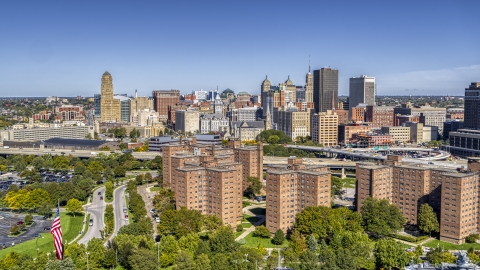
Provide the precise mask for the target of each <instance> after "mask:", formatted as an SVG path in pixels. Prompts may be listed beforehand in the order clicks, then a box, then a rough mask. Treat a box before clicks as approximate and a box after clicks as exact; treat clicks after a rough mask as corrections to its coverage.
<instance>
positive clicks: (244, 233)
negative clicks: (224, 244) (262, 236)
mask: <svg viewBox="0 0 480 270" xmlns="http://www.w3.org/2000/svg"><path fill="white" fill-rule="evenodd" d="M252 208H258V206H257V205H251V206H248V207H245V208H243V213H244V214H247V215H249V216H254V217H257V218H259V220H258V221H257V222H255V223H254V224H253V225H252V226H251V227H250V228H248V229H246V230H245V231H244V232H243V233H242V234H240V235H239V236H238V237H237V238H236V239H235V241H238V240H240V239H242V238H245V237H246V236H247V235H248V234H250V233H251V232H253V231H254V230H255V227H257V226H260V225H261V224H262V223H263V222H264V221H265V216H264V215H255V214H254V213H252V212H251V211H250V209H252ZM242 223H243V222H242Z"/></svg>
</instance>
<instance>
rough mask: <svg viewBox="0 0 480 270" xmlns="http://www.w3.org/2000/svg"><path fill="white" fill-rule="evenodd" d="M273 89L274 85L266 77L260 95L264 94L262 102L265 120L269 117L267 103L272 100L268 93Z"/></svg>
mask: <svg viewBox="0 0 480 270" xmlns="http://www.w3.org/2000/svg"><path fill="white" fill-rule="evenodd" d="M271 87H272V84H271V83H270V81H269V80H268V78H267V76H265V80H263V82H262V85H261V86H260V93H261V94H262V98H261V101H262V108H263V118H265V116H267V110H266V109H265V108H267V103H268V102H270V99H271V98H269V97H268V93H269V92H270V88H271ZM270 109H272V106H270ZM270 113H272V112H270Z"/></svg>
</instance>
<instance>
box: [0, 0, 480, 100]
mask: <svg viewBox="0 0 480 270" xmlns="http://www.w3.org/2000/svg"><path fill="white" fill-rule="evenodd" d="M347 2H348V3H347V4H346V3H345V2H342V3H325V2H318V3H317V2H314V1H305V2H300V3H291V2H286V1H285V2H283V1H280V2H270V1H265V2H261V3H254V2H251V3H245V2H242V3H224V2H217V3H216V4H213V3H212V4H209V5H205V4H201V3H196V2H185V3H183V5H182V4H174V3H155V2H152V3H149V2H147V3H143V5H138V4H137V5H135V4H131V3H126V2H109V1H105V2H101V3H93V2H86V3H67V2H65V3H63V2H61V3H59V2H56V1H47V2H42V3H37V2H35V1H31V2H29V3H25V2H23V3H14V2H8V3H5V4H4V8H3V11H4V12H3V13H2V16H0V22H2V23H3V25H9V26H10V27H6V28H4V29H2V30H0V34H2V39H3V40H4V43H3V44H2V50H0V62H2V63H3V65H1V66H0V77H2V80H1V81H0V91H1V92H2V96H76V95H83V96H93V94H97V93H100V87H99V81H100V80H99V74H101V73H103V72H105V71H106V70H108V71H109V72H110V73H111V74H112V76H113V78H114V87H115V92H116V93H127V94H129V95H131V94H133V93H134V91H135V89H138V94H139V95H140V96H150V95H151V93H152V91H153V90H166V89H179V90H180V92H181V94H185V93H191V91H192V90H199V89H204V90H211V89H216V88H217V86H218V88H219V89H220V90H223V89H226V88H230V89H233V90H234V91H235V92H237V93H238V92H241V91H246V92H249V93H251V94H260V89H259V88H260V87H259V86H260V84H261V82H262V81H263V79H264V78H265V75H268V78H269V80H270V81H271V82H272V85H278V84H279V83H281V82H284V81H285V80H286V79H287V77H288V76H290V79H291V80H292V81H293V83H294V84H295V85H304V84H305V74H306V73H307V72H308V66H309V61H310V66H311V70H316V69H320V68H323V67H331V68H336V69H338V70H339V81H338V84H339V95H347V94H348V90H349V89H348V85H349V78H351V77H358V76H360V75H368V76H372V77H375V78H376V83H377V94H378V95H393V94H396V95H400V94H402V95H428V94H429V95H447V94H450V95H454V94H456V93H458V92H459V91H462V90H463V89H464V88H465V85H466V84H469V83H470V82H474V81H479V80H480V63H479V59H480V52H479V51H478V50H477V49H476V48H475V44H478V41H480V40H479V39H480V38H479V37H477V36H476V35H474V33H477V32H478V30H480V26H479V25H478V24H476V23H475V21H473V18H471V17H469V16H468V14H469V13H470V12H471V10H476V9H477V8H478V7H480V3H477V2H474V1H465V2H460V3H458V2H447V1H438V2H435V5H430V3H422V2H420V3H418V2H411V3H410V4H405V3H382V2H376V1H369V2H362V3H358V2H353V1H351V2H350V1H347ZM24 6H28V8H24ZM287 11H288V13H286V12H287ZM325 11H328V12H325ZM317 25H318V26H317ZM407 89H408V91H406V90H407ZM39 93H41V94H39ZM13 94H14V95H13Z"/></svg>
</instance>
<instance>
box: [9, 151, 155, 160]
mask: <svg viewBox="0 0 480 270" xmlns="http://www.w3.org/2000/svg"><path fill="white" fill-rule="evenodd" d="M92 152H95V153H97V155H98V154H100V153H103V154H105V155H110V154H111V153H112V152H111V151H94V150H75V151H72V150H67V149H55V150H54V151H52V149H46V148H23V149H20V148H7V149H6V148H0V155H3V156H8V155H15V154H22V155H34V156H43V155H47V154H48V155H52V156H55V155H62V153H63V155H67V156H68V155H71V156H72V157H79V158H89V157H92V156H94V155H92ZM114 153H120V154H121V152H120V151H115V152H114ZM132 155H133V156H134V157H135V158H136V159H141V160H151V159H154V158H155V157H156V156H158V155H161V153H159V152H132Z"/></svg>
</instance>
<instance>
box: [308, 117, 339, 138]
mask: <svg viewBox="0 0 480 270" xmlns="http://www.w3.org/2000/svg"><path fill="white" fill-rule="evenodd" d="M310 136H311V137H312V141H313V142H315V143H319V144H322V145H323V146H336V145H338V115H337V114H336V113H335V112H334V111H332V110H327V111H326V112H321V113H318V114H317V113H316V114H313V115H312V116H311V128H310Z"/></svg>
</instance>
